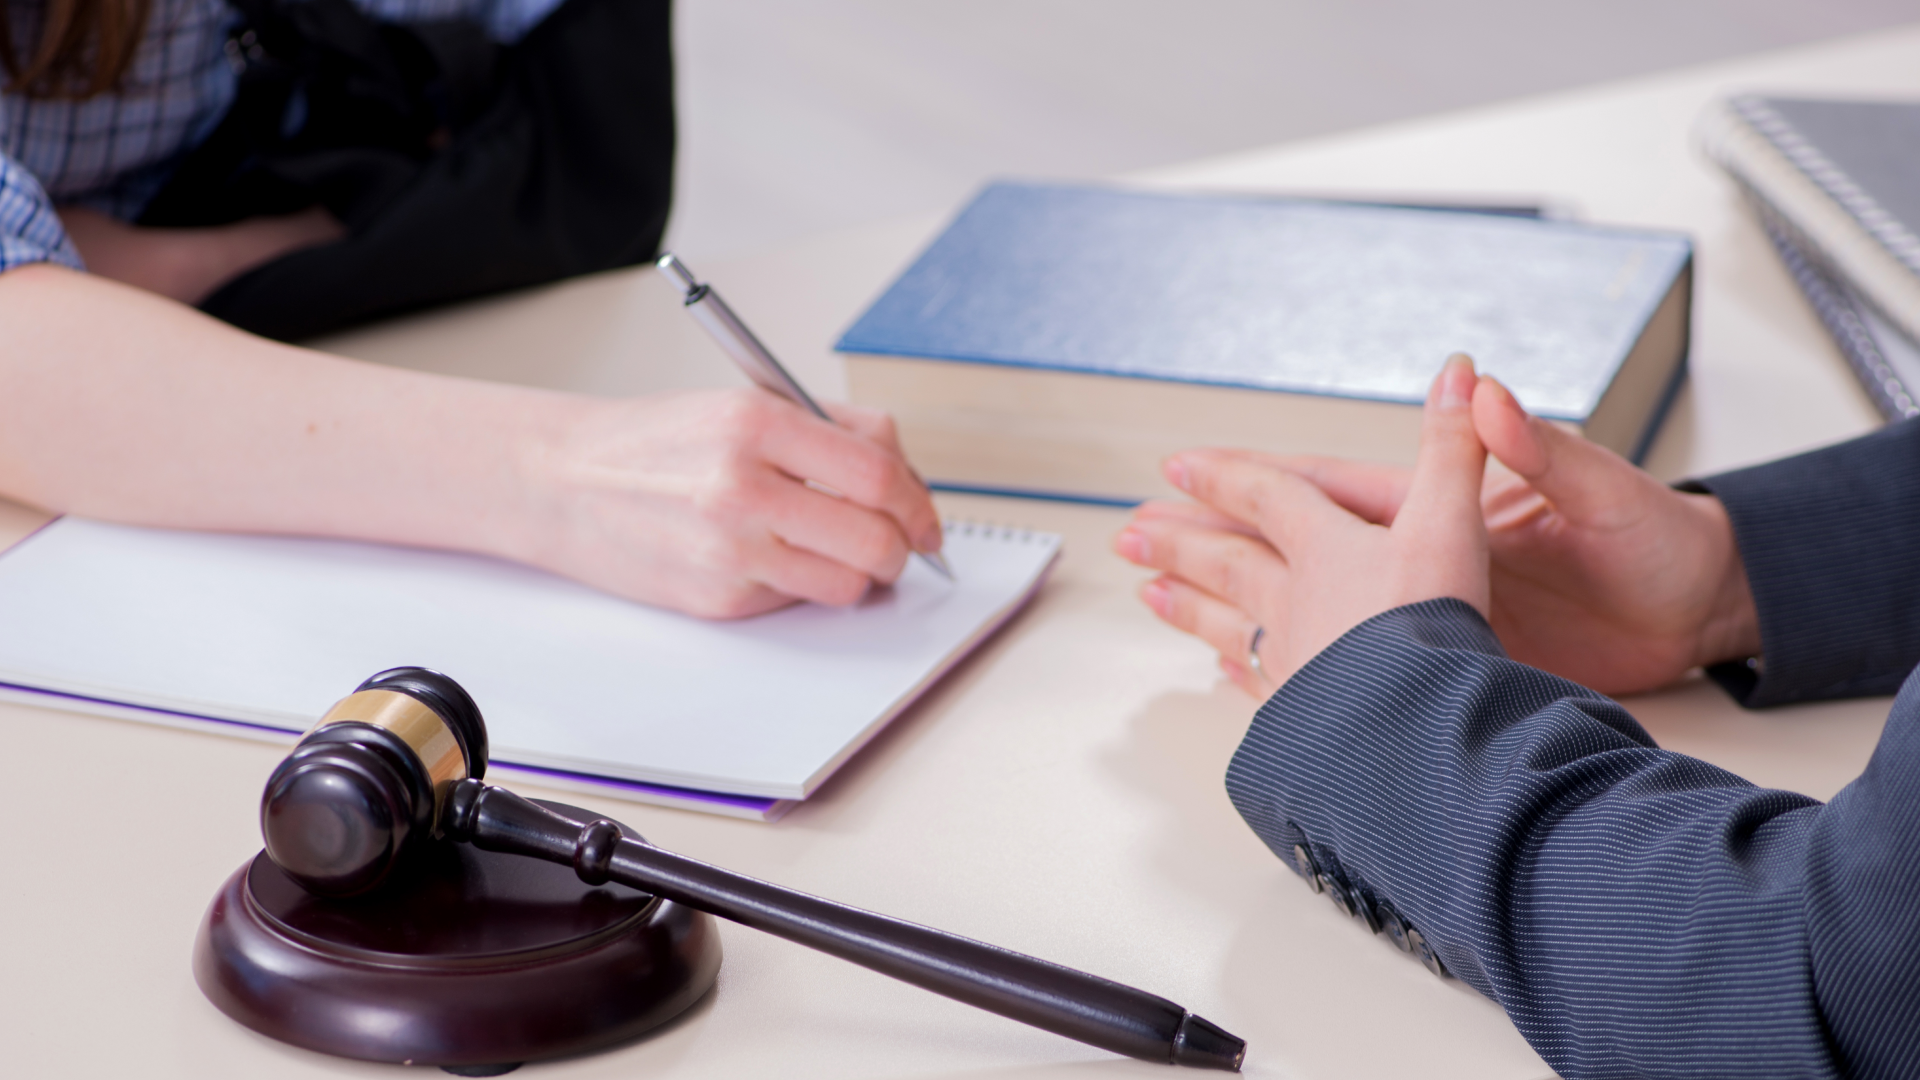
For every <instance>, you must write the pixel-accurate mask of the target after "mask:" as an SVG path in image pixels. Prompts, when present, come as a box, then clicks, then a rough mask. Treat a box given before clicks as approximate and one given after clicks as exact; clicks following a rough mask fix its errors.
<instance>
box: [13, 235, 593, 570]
mask: <svg viewBox="0 0 1920 1080" xmlns="http://www.w3.org/2000/svg"><path fill="white" fill-rule="evenodd" d="M0 326H4V327H5V328H6V335H7V338H6V340H7V344H6V347H5V348H4V349H0V494H5V495H7V496H9V497H11V498H15V499H19V500H22V501H25V502H29V503H33V504H36V505H39V506H42V507H44V508H46V509H48V510H53V511H59V512H69V513H78V514H84V515H87V516H91V517H98V518H104V519H108V520H114V521H123V522H130V523H136V524H147V525H163V526H172V527H181V528H201V529H223V530H247V531H261V532H288V533H305V534H313V535H330V536H342V535H351V536H357V537H363V538H367V539H376V540H386V541H393V542H399V543H408V544H421V545H428V546H441V547H458V548H464V549H468V550H477V551H485V552H491V553H496V554H504V555H515V554H517V553H519V552H520V551H521V550H523V549H524V548H525V547H526V545H527V540H526V538H525V537H523V536H522V535H520V531H521V525H522V523H523V518H524V515H523V513H522V510H523V507H521V506H520V505H518V501H519V500H523V499H525V498H527V497H529V496H528V486H527V484H526V483H525V480H526V477H525V469H526V464H525V463H526V462H527V461H528V460H529V459H530V457H535V456H537V454H536V453H535V452H534V450H533V447H534V444H536V443H541V442H543V441H544V442H547V443H551V442H552V441H554V440H555V439H556V438H557V437H558V433H559V431H560V429H562V428H563V427H564V425H565V424H566V422H567V418H568V414H569V413H570V412H573V411H577V410H578V409H579V407H580V404H581V403H580V402H578V401H577V400H575V399H572V398H570V397H569V396H567V395H563V394H557V393H548V392H542V391H537V390H528V389H522V388H512V387H504V386H496V385H493V384H488V383H481V382H474V381H468V380H462V379H454V378H447V377H444V376H436V375H427V374H422V373H418V372H411V371H403V370H397V369H392V368H385V367H380V366H377V365H373V364H366V363H361V362H358V361H353V360H344V359H339V358H336V357H331V356H327V355H324V354H321V353H317V352H314V351H312V350H308V349H300V348H295V347H293V346H288V345H281V344H277V343H274V342H270V341H266V340H264V339H261V338H257V337H254V336H252V335H249V334H245V333H242V332H240V331H238V330H235V329H233V328H231V327H229V326H227V325H225V324H223V323H220V322H217V321H215V320H213V319H210V318H208V317H206V316H204V315H202V314H200V313H199V312H196V311H194V310H192V309H191V308H187V307H184V306H182V305H180V304H176V303H173V302H170V301H167V300H163V299H160V298H158V297H155V296H153V295H151V294H148V293H145V292H142V291H140V290H137V289H133V288H129V287H126V286H123V285H119V284H116V283H114V282H111V281H106V280H103V279H100V278H97V277H93V276H89V275H86V274H80V273H75V272H73V271H70V270H66V269H63V268H60V267H55V266H30V267H22V268H19V269H16V270H12V271H9V272H7V273H5V274H0Z"/></svg>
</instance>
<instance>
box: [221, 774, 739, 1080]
mask: <svg viewBox="0 0 1920 1080" xmlns="http://www.w3.org/2000/svg"><path fill="white" fill-rule="evenodd" d="M541 805H543V806H545V807H546V808H547V809H549V810H552V811H554V812H555V813H558V814H560V815H561V816H562V817H565V818H567V819H568V820H570V821H573V822H574V823H575V824H577V825H585V824H587V823H588V822H591V821H594V820H597V819H598V817H599V815H597V814H589V813H587V812H586V811H585V810H581V809H579V808H577V807H572V806H567V805H564V804H561V803H552V802H542V803H541ZM621 828H622V830H623V831H624V832H626V835H628V836H634V835H635V834H634V833H633V832H632V831H631V830H627V829H626V827H625V826H624V825H623V826H621ZM406 874H407V876H406V877H405V878H404V879H401V880H395V881H390V882H388V883H386V884H384V885H382V886H381V887H380V888H379V889H378V890H377V891H376V892H374V893H373V894H370V895H368V896H364V897H356V898H354V899H351V900H327V899H323V898H320V897H316V896H312V895H310V894H308V893H307V892H305V891H304V890H302V889H301V888H300V887H299V886H298V885H296V884H294V883H293V881H292V880H290V879H289V878H288V877H287V876H286V875H285V874H283V873H282V872H281V871H280V868H279V867H277V866H275V865H274V864H273V863H272V862H271V861H269V860H268V859H267V856H266V853H265V852H262V853H261V854H260V855H258V856H256V857H255V858H254V859H253V861H252V862H250V863H248V864H247V865H246V866H243V867H241V868H240V869H239V870H238V871H235V873H234V875H233V876H232V877H231V878H228V879H227V883H226V884H225V885H224V886H222V887H221V889H220V893H219V895H218V896H216V897H214V901H213V905H212V906H211V907H209V908H208V909H207V917H206V919H205V920H204V921H203V922H202V924H201V927H200V937H199V940H198V941H197V942H196V943H195V946H194V960H193V968H194V978H195V980H196V981H198V982H199V984H200V990H201V992H203V993H205V994H206V995H207V997H208V999H210V1000H211V1001H212V1002H213V1003H214V1004H215V1005H216V1006H218V1007H219V1008H220V1011H222V1012H224V1013H226V1014H227V1015H228V1016H230V1017H232V1018H233V1019H235V1020H238V1021H239V1022H240V1023H242V1024H245V1025H246V1026H247V1027H250V1028H252V1029H254V1030H255V1031H258V1032H260V1033H261V1034H264V1035H268V1036H271V1037H272V1038H275V1039H279V1040H281V1041H282V1042H288V1043H292V1044H294V1045H295V1046H303V1047H306V1048H308V1049H310V1050H319V1051H321V1052H323V1053H328V1054H338V1055H340V1056H342V1057H350V1058H361V1059H365V1060H369V1061H391V1062H400V1063H404V1064H412V1065H439V1066H442V1067H445V1068H446V1069H447V1071H448V1072H453V1073H457V1074H459V1075H464V1076H493V1075H498V1074H500V1073H503V1072H507V1071H509V1070H511V1069H513V1068H514V1067H516V1066H517V1065H519V1064H520V1063H521V1062H524V1061H530V1060H534V1059H537V1058H546V1057H555V1056H558V1055H561V1054H574V1053H579V1052H581V1051H584V1050H592V1049H595V1048H598V1047H603V1046H607V1045H609V1044H611V1043H616V1042H619V1041H622V1040H624V1039H629V1038H632V1037H633V1036H635V1035H638V1034H640V1033H642V1032H644V1031H647V1030H648V1029H650V1028H653V1027H656V1026H658V1025H660V1024H662V1023H664V1022H666V1021H667V1020H669V1019H671V1018H673V1017H674V1016H677V1015H678V1014H679V1013H680V1012H682V1011H683V1010H685V1009H686V1008H687V1007H688V1006H689V1005H692V1004H693V1003H694V1002H695V1001H698V1000H699V999H700V997H701V995H703V994H705V993H706V992H707V990H708V988H710V987H711V986H712V985H713V980H714V976H715V975H716V974H717V973H718V972H719V970H720V937H719V934H718V933H717V932H716V930H715V927H714V923H713V919H712V917H711V916H708V915H706V914H704V913H702V912H698V911H694V910H693V909H691V908H688V907H684V906H682V905H679V904H675V903H673V902H671V901H668V900H662V899H660V898H658V897H655V896H650V895H648V894H646V893H643V892H639V891H637V890H634V889H630V888H627V887H625V886H622V885H611V884H610V885H602V886H597V887H596V886H589V885H587V884H586V883H584V882H582V881H581V880H580V879H579V878H578V877H577V876H575V874H574V873H573V871H572V870H571V869H570V868H568V867H565V866H557V865H554V864H552V863H545V862H540V861H538V860H535V859H529V858H524V857H520V856H514V855H498V854H494V853H492V852H486V851H481V850H479V849H477V848H473V847H470V846H468V845H465V844H452V843H443V842H437V841H429V842H426V843H423V844H422V850H421V851H419V852H416V853H413V854H412V855H410V857H409V869H408V870H407V872H406Z"/></svg>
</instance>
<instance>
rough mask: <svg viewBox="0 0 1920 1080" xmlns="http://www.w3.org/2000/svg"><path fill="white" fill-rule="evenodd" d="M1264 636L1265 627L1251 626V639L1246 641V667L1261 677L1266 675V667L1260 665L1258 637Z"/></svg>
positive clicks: (1265, 634)
mask: <svg viewBox="0 0 1920 1080" xmlns="http://www.w3.org/2000/svg"><path fill="white" fill-rule="evenodd" d="M1266 636H1267V628H1266V627H1264V626H1256V627H1254V628H1253V640H1252V641H1249V642H1247V667H1249V668H1251V669H1252V670H1253V673H1254V674H1255V675H1258V676H1260V677H1261V678H1263V679H1264V678H1266V677H1267V669H1266V668H1264V667H1262V666H1261V665H1260V639H1261V638H1264V637H1266Z"/></svg>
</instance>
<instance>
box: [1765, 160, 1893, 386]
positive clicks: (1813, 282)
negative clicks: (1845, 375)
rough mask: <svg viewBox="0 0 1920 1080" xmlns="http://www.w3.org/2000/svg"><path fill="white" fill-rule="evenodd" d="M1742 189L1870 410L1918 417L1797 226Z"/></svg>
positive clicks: (1851, 301)
mask: <svg viewBox="0 0 1920 1080" xmlns="http://www.w3.org/2000/svg"><path fill="white" fill-rule="evenodd" d="M1740 187H1741V189H1742V190H1743V191H1745V192H1746V195H1747V199H1748V201H1749V202H1750V203H1751V204H1752V205H1753V209H1754V212H1755V213H1756V214H1757V215H1758V216H1759V218H1760V226H1761V228H1763V229H1764V230H1766V234H1767V239H1768V240H1771V241H1772V242H1773V247H1774V250H1775V251H1777V252H1779V254H1780V261H1782V262H1784V263H1786V265H1787V271H1788V272H1789V273H1791V274H1792V275H1793V280H1794V283H1795V284H1797V285H1799V286H1800V291H1801V292H1802V293H1803V294H1805V295H1806V298H1807V302H1808V303H1810V304H1812V305H1813V311H1814V314H1815V315H1818V316H1819V317H1820V322H1821V323H1822V324H1823V325H1824V326H1825V327H1826V328H1827V333H1828V334H1829V335H1831V336H1832V338H1833V341H1834V344H1836V345H1838V346H1839V347H1840V355H1841V356H1843V357H1845V358H1846V361H1847V366H1849V367H1851V368H1853V374H1854V377H1855V378H1857V379H1859V380H1860V385H1861V386H1862V387H1864V388H1865V389H1866V391H1867V396H1868V397H1870V398H1872V399H1873V405H1874V408H1876V409H1878V410H1879V412H1880V415H1881V416H1882V417H1883V418H1885V419H1887V420H1889V421H1892V420H1903V419H1906V418H1907V417H1910V416H1920V405H1917V404H1915V401H1914V394H1913V390H1912V389H1911V388H1909V387H1908V386H1907V385H1906V383H1905V382H1903V381H1902V380H1901V378H1900V376H1899V375H1898V374H1897V373H1896V372H1895V371H1894V370H1893V366H1892V365H1891V364H1889V363H1888V362H1887V358H1886V356H1885V354H1884V353H1882V352H1881V351H1880V345H1879V342H1878V341H1877V340H1876V339H1875V337H1874V334H1873V331H1872V329H1871V328H1869V327H1868V326H1867V323H1866V320H1865V319H1864V318H1862V317H1861V314H1860V310H1859V308H1858V307H1857V306H1856V303H1855V301H1854V298H1853V297H1852V296H1851V295H1850V293H1849V291H1848V290H1847V289H1846V287H1845V286H1844V285H1842V284H1841V283H1840V282H1839V281H1838V280H1836V278H1835V277H1834V275H1833V274H1832V273H1831V272H1829V271H1828V270H1827V269H1826V268H1825V267H1823V266H1821V265H1819V264H1818V263H1816V262H1815V261H1814V259H1813V258H1812V257H1810V256H1809V255H1808V252H1809V251H1811V250H1814V249H1813V248H1812V246H1811V245H1810V244H1809V243H1808V242H1806V241H1805V240H1803V239H1802V238H1800V237H1799V236H1798V230H1796V229H1795V228H1794V227H1793V225H1792V224H1791V223H1790V222H1788V221H1787V219H1786V218H1785V217H1784V216H1783V215H1782V214H1781V213H1780V212H1779V211H1778V210H1775V209H1774V208H1773V206H1772V205H1771V204H1769V203H1768V202H1767V201H1766V199H1764V198H1762V197H1761V195H1760V194H1759V193H1758V192H1757V191H1755V190H1754V189H1753V188H1752V187H1750V186H1748V185H1747V184H1745V183H1742V184H1741V185H1740Z"/></svg>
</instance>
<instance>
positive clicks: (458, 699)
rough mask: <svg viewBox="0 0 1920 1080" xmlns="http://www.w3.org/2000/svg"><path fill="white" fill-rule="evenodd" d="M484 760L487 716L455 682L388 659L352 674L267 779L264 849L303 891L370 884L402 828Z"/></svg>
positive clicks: (385, 865) (420, 824)
mask: <svg viewBox="0 0 1920 1080" xmlns="http://www.w3.org/2000/svg"><path fill="white" fill-rule="evenodd" d="M486 769H487V728H486V723H485V722H484V721H483V720H482V719H481V718H480V709H479V707H478V706H476V705H475V704H474V703H473V699H472V698H471V697H468V696H467V692H466V691H465V690H463V689H461V687H460V684H459V683H456V682H454V681H453V680H452V679H449V678H447V677H446V676H445V675H442V674H440V673H439V672H437V671H428V670H427V669H426V668H412V667H406V668H393V669H391V670H388V671H383V672H381V673H380V674H378V675H375V676H374V677H373V678H371V679H368V680H367V681H366V682H363V683H361V684H360V686H359V688H358V689H356V690H355V691H354V692H353V693H352V694H350V695H348V696H347V697H345V698H343V699H341V701H340V702H339V703H338V704H336V705H335V706H334V707H333V708H332V709H330V710H329V711H328V712H327V715H325V716H323V717H321V718H320V722H319V723H318V724H315V725H314V726H313V729H312V730H311V731H308V732H307V734H306V735H305V736H303V737H302V738H301V740H300V743H299V745H297V746H295V747H294V749H293V753H291V754H288V755H287V759H286V760H285V761H282V762H281V763H280V765H279V767H277V768H275V769H274V770H273V775H272V776H271V777H269V778H268V779H267V789H266V792H265V793H264V794H263V795H262V796H261V798H260V832H261V834H262V835H263V836H265V838H266V842H267V857H268V858H271V859H272V860H273V861H274V863H275V864H276V865H278V866H279V867H280V869H282V870H284V871H286V873H287V876H289V877H291V878H293V879H294V880H295V881H297V882H299V883H300V885H301V886H302V887H303V888H305V889H306V890H307V891H308V892H311V893H315V894H317V895H320V896H353V895H357V894H359V893H364V892H367V891H368V890H370V889H372V888H374V887H375V886H377V885H379V884H380V882H381V881H383V880H385V879H386V876H387V873H388V871H389V870H391V869H392V868H393V865H394V863H395V862H396V861H397V860H398V859H399V858H400V854H401V852H402V850H403V849H404V848H405V847H406V845H407V843H408V842H409V840H416V839H417V838H424V837H426V836H428V835H430V834H431V833H432V832H433V831H434V827H435V825H436V823H437V821H438V815H439V810H440V804H441V802H442V801H444V799H445V798H446V795H447V792H448V790H449V789H450V788H452V786H453V785H454V784H455V783H457V782H459V781H461V780H464V779H467V778H469V777H471V778H473V779H476V780H477V779H479V778H480V777H481V776H482V775H483V774H484V773H485V772H486Z"/></svg>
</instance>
